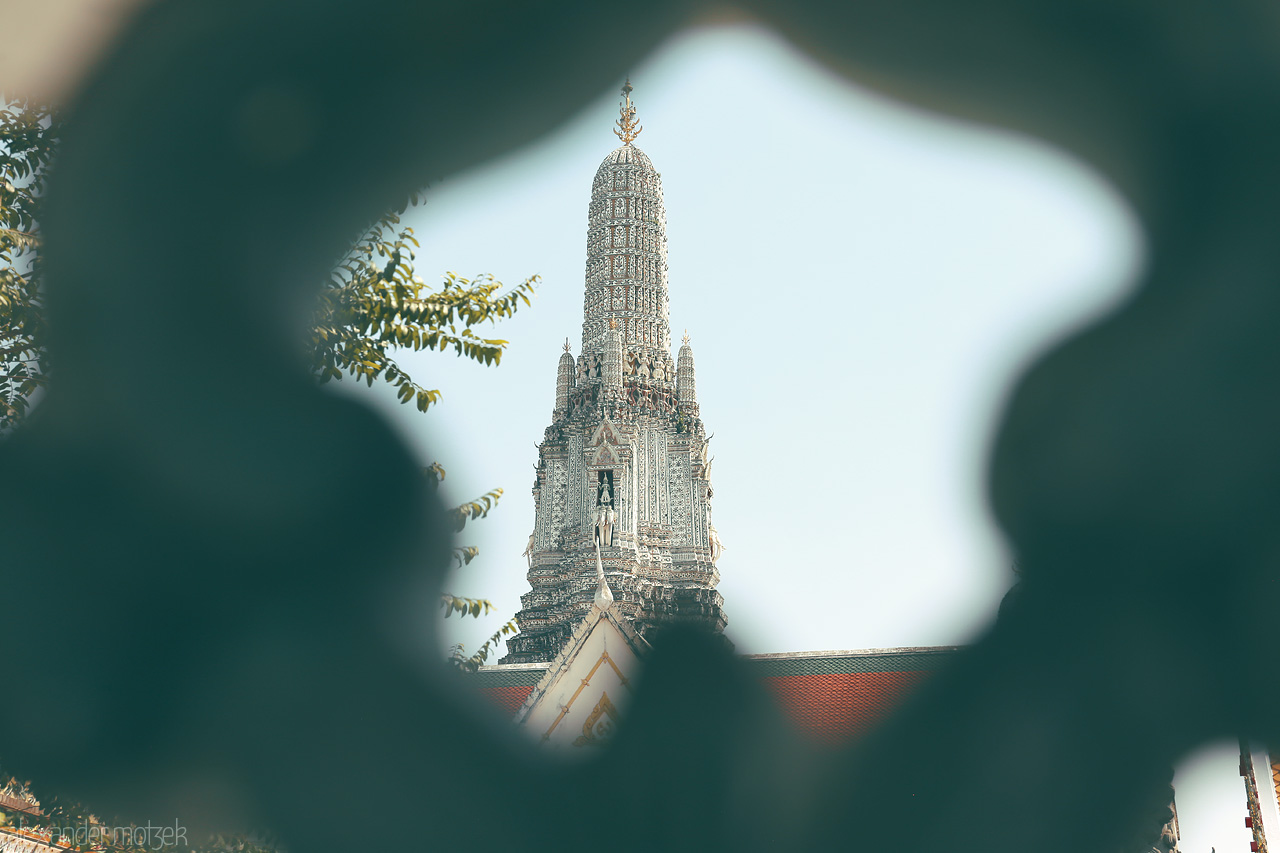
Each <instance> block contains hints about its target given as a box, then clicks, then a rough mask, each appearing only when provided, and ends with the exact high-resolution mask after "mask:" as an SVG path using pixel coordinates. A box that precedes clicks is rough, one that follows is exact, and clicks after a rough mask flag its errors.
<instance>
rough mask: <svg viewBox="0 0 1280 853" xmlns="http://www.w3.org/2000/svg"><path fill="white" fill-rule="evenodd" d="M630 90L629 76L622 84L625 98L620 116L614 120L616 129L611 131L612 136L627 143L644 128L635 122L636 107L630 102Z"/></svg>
mask: <svg viewBox="0 0 1280 853" xmlns="http://www.w3.org/2000/svg"><path fill="white" fill-rule="evenodd" d="M632 91H633V90H632V88H631V78H630V77H628V78H627V82H626V83H625V84H623V86H622V96H623V98H624V99H625V100H623V102H622V105H621V109H620V112H621V113H622V117H621V118H619V119H618V121H617V122H616V124H617V125H618V129H617V130H615V131H614V132H613V134H614V136H617V137H618V138H619V139H621V140H622V141H623V142H624V143H625V144H627V145H630V144H631V140H633V139H635V138H636V137H637V136H639V135H640V131H642V130H644V128H643V127H642V126H640V125H638V124H636V108H635V105H633V104H632V103H631V92H632Z"/></svg>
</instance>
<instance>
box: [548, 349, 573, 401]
mask: <svg viewBox="0 0 1280 853" xmlns="http://www.w3.org/2000/svg"><path fill="white" fill-rule="evenodd" d="M573 367H574V364H573V353H571V352H569V339H568V338H565V339H564V352H563V353H562V354H561V355H560V366H559V368H558V369H557V371H556V408H555V411H554V412H553V413H552V417H555V418H560V417H563V416H564V413H565V412H566V411H567V410H568V408H569V392H570V391H572V390H573V384H574V383H573Z"/></svg>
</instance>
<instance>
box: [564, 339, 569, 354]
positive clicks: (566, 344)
mask: <svg viewBox="0 0 1280 853" xmlns="http://www.w3.org/2000/svg"><path fill="white" fill-rule="evenodd" d="M564 351H565V352H568V351H569V339H568V338H565V339H564Z"/></svg>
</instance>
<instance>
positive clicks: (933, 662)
mask: <svg viewBox="0 0 1280 853" xmlns="http://www.w3.org/2000/svg"><path fill="white" fill-rule="evenodd" d="M955 651H956V650H955V649H954V648H949V647H948V648H924V649H872V650H865V651H855V652H791V653H784V654H773V655H750V656H747V657H745V658H744V659H743V661H744V663H745V664H746V665H747V668H748V670H750V671H751V672H752V674H754V675H755V677H756V678H757V679H758V680H759V681H760V683H761V684H762V685H763V686H764V687H765V688H766V689H768V690H769V692H770V693H772V694H773V695H774V696H775V697H777V699H778V702H779V704H781V706H782V708H783V710H784V711H786V713H787V715H788V716H789V717H790V718H791V719H792V721H794V722H795V724H796V727H797V728H799V729H800V731H802V732H804V733H805V734H807V735H810V736H811V737H813V738H814V739H815V740H818V741H820V742H823V743H829V744H835V743H840V742H842V741H846V740H849V739H851V738H855V737H857V736H859V735H861V734H863V733H864V732H866V731H867V730H868V729H870V728H871V727H872V726H874V725H875V724H876V723H877V722H879V721H880V720H881V719H883V718H884V717H886V716H887V715H888V714H889V713H890V712H891V711H892V710H893V709H894V708H896V707H897V706H898V705H900V704H901V703H902V702H903V701H904V700H905V699H906V698H907V696H909V695H910V694H911V693H912V691H914V690H915V689H916V688H917V687H918V686H919V685H920V684H921V683H922V682H923V681H924V680H925V679H926V678H927V677H928V676H929V673H930V672H932V671H933V670H936V669H938V668H939V667H940V666H941V665H942V664H943V662H944V661H945V660H946V659H947V658H948V657H950V656H951V655H953V654H954V653H955ZM544 672H545V669H544V668H541V667H532V666H528V665H524V666H521V667H519V668H506V667H484V668H483V669H481V671H480V672H479V673H477V674H476V675H474V676H472V678H473V679H474V681H472V682H471V683H472V685H473V689H475V691H476V693H477V694H478V695H480V696H481V697H483V698H484V699H485V701H487V702H489V703H491V704H492V705H493V706H494V707H496V708H498V709H499V710H501V711H503V712H504V713H507V714H514V713H515V712H516V711H517V710H518V709H519V708H520V706H521V705H522V704H523V703H524V700H525V699H526V698H527V697H528V695H529V694H530V693H531V692H532V691H533V688H534V686H535V685H536V684H537V683H538V680H539V679H540V678H541V677H542V675H543V673H544Z"/></svg>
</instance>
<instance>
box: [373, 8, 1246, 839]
mask: <svg viewBox="0 0 1280 853" xmlns="http://www.w3.org/2000/svg"><path fill="white" fill-rule="evenodd" d="M631 81H632V83H633V85H634V86H635V92H634V93H633V99H634V101H635V103H636V105H637V108H638V116H639V119H640V121H641V123H642V124H643V125H644V127H645V131H644V133H643V134H642V135H641V136H640V137H639V139H638V140H637V141H636V143H635V144H636V145H637V146H638V147H640V148H641V149H642V150H644V151H645V152H646V153H647V154H648V155H649V156H650V157H651V158H652V160H653V162H654V165H655V166H656V168H657V169H658V170H659V171H660V172H661V173H662V177H663V189H664V193H665V198H666V208H667V221H668V225H667V237H668V243H669V262H670V279H669V282H670V310H671V327H672V340H673V341H676V342H678V341H679V339H680V335H681V333H682V331H683V330H684V329H686V328H687V329H688V330H689V334H690V337H691V339H692V343H693V348H694V355H695V360H696V363H697V383H698V395H699V403H700V404H701V409H702V418H703V420H704V422H705V423H706V426H707V429H708V431H709V432H712V433H714V434H715V439H714V441H713V442H712V453H713V455H714V456H715V458H716V462H715V465H714V470H713V473H712V479H713V482H714V484H715V492H716V497H715V513H714V518H715V523H716V526H717V528H718V529H719V531H720V533H721V537H722V539H723V540H724V542H725V545H726V546H727V550H726V551H725V553H724V555H723V557H722V558H721V560H720V561H719V563H718V565H719V568H720V573H721V578H722V580H721V584H720V591H721V592H722V593H723V595H724V598H725V609H726V612H727V614H728V617H729V627H728V629H727V633H728V634H729V636H730V638H731V639H732V640H733V641H734V643H735V644H736V646H737V648H738V649H739V650H740V651H742V652H777V651H790V650H804V649H854V648H874V647H887V646H913V645H944V644H959V643H964V642H965V641H966V640H968V639H969V638H971V637H972V636H973V635H974V633H975V632H976V631H978V630H979V629H980V628H981V626H983V625H984V624H986V623H987V622H988V621H989V620H990V619H991V618H992V617H993V615H994V610H995V607H996V605H997V604H998V602H999V600H1000V596H1001V595H1002V594H1003V592H1004V590H1005V589H1006V588H1007V587H1008V585H1009V583H1010V582H1011V580H1012V575H1011V573H1010V571H1009V568H1008V566H1009V562H1010V561H1009V557H1008V556H1007V554H1006V552H1005V549H1004V546H1003V545H1002V543H1001V541H1000V538H999V536H998V534H997V533H996V532H995V530H994V529H993V527H992V525H991V523H990V521H989V519H988V516H987V512H986V509H985V506H984V503H983V497H982V495H983V492H982V471H983V462H984V458H985V454H986V448H987V443H988V441H989V437H990V434H991V432H992V429H993V426H994V423H995V419H996V417H997V415H998V412H999V409H1000V405H1001V401H1002V399H1003V395H1004V394H1005V393H1006V392H1007V390H1008V388H1009V386H1010V383H1011V381H1012V379H1013V377H1015V376H1016V375H1017V373H1018V371H1019V370H1020V369H1021V367H1022V366H1023V365H1025V364H1026V363H1027V361H1028V359H1029V358H1031V357H1032V356H1033V355H1034V354H1035V353H1036V352H1038V351H1039V350H1041V349H1043V348H1044V347H1045V346H1046V345H1048V344H1049V343H1050V342H1051V341H1052V340H1053V339H1054V338H1055V337H1056V336H1058V335H1060V334H1062V333H1063V332H1064V331H1065V330H1067V329H1070V328H1071V327H1072V326H1074V325H1076V324H1078V323H1080V322H1081V321H1082V320H1084V319H1086V318H1088V317H1090V316H1092V315H1095V314H1096V313H1097V312H1098V311H1100V310H1101V309H1103V308H1105V307H1106V306H1107V305H1109V304H1111V303H1113V302H1114V301H1115V300H1116V299H1118V298H1119V297H1120V296H1121V295H1122V294H1123V293H1124V291H1125V289H1126V287H1127V286H1129V284H1130V283H1131V281H1132V280H1133V278H1134V276H1135V273H1136V271H1137V270H1138V269H1139V267H1140V265H1141V263H1142V245H1141V236H1140V234H1139V231H1138V227H1137V224H1136V222H1135V220H1134V219H1133V217H1132V215H1131V214H1130V212H1129V211H1128V209H1127V208H1126V207H1125V205H1124V203H1123V201H1122V200H1121V199H1120V198H1119V197H1118V196H1117V195H1116V194H1115V193H1114V192H1113V191H1112V190H1111V189H1110V188H1109V187H1108V186H1107V185H1106V184H1105V183H1104V182H1102V181H1101V180H1100V179H1099V177H1098V176H1097V175H1096V174H1095V173H1093V172H1092V171H1091V170H1089V169H1088V168H1086V167H1085V166H1083V165H1082V164H1080V163H1078V162H1076V161H1074V160H1072V159H1070V158H1068V157H1066V156H1064V155H1063V154H1061V153H1059V152H1056V151H1054V150H1052V149H1049V148H1048V147H1046V146H1044V145H1043V144H1040V143H1037V142H1033V141H1029V140H1025V139H1021V138H1015V137H1011V136H1009V135H1007V134H999V133H995V132H992V131H989V130H986V129H979V128H974V127H968V126H964V125H961V124H959V123H957V122H954V121H950V120H942V119H938V118H935V117H931V116H927V115H924V114H921V113H919V112H916V111H913V110H909V109H905V108H902V107H900V106H897V105H894V104H892V103H890V102H887V101H885V100H883V99H881V98H878V97H876V96H873V95H870V94H868V93H866V92H864V91H860V90H858V89H856V88H854V87H852V86H850V85H849V84H847V83H845V82H843V81H841V80H839V79H837V78H834V77H832V76H831V75H829V74H827V73H825V72H823V71H822V70H821V69H818V68H816V67H814V66H813V65H812V64H811V63H809V62H808V61H807V60H805V59H804V58H803V57H799V56H797V55H796V54H795V53H794V52H793V51H791V50H790V49H789V48H788V47H787V46H786V45H785V44H783V43H782V42H780V41H779V40H777V39H776V38H774V37H772V36H770V35H768V34H767V33H764V32H762V31H759V30H755V29H752V28H748V27H735V28H730V29H717V30H702V31H697V32H689V33H686V34H685V35H683V36H680V37H678V38H676V39H675V40H673V41H672V42H671V43H669V44H667V45H666V46H665V47H664V48H663V49H662V50H660V51H659V52H658V53H657V54H655V55H654V56H652V57H650V59H649V60H648V61H647V62H645V63H644V64H642V65H641V66H640V67H638V68H635V69H633V70H632V73H631ZM619 83H621V81H619ZM518 96H519V92H518V89H516V90H515V92H514V93H513V97H518ZM617 102H618V93H617V91H616V89H614V90H609V91H604V92H601V93H600V97H599V98H598V99H597V100H596V101H595V102H593V103H592V104H590V105H589V107H588V108H587V109H585V110H584V111H583V112H582V113H581V114H580V115H579V116H577V118H576V119H575V120H574V121H573V122H571V123H570V124H569V125H567V126H565V127H563V128H562V129H561V130H560V131H559V132H557V133H556V134H555V135H553V136H552V137H550V138H547V139H545V140H543V141H542V142H541V143H539V144H537V145H535V146H533V147H530V148H527V149H525V150H523V151H521V152H518V153H517V154H515V155H512V156H511V157H509V158H507V159H505V160H503V161H501V162H499V163H496V164H493V165H491V166H488V167H485V168H484V169H481V170H477V171H474V172H472V173H469V174H465V175H461V176H454V177H452V178H450V179H448V180H445V181H441V182H438V183H437V184H436V185H435V186H434V187H432V189H431V191H430V193H429V196H428V198H429V200H428V203H427V204H426V206H425V207H423V208H421V209H419V210H418V211H415V212H411V214H410V217H409V222H410V223H411V224H412V225H413V226H414V227H415V229H416V230H417V233H418V236H419V238H420V239H421V240H422V243H423V250H422V252H421V253H420V254H419V257H418V262H417V266H418V270H419V272H420V273H421V274H422V275H424V276H425V277H430V276H432V275H434V274H436V273H438V272H443V271H444V270H453V271H456V272H458V273H460V274H462V275H466V276H471V275H475V274H477V273H481V272H489V273H492V274H494V275H495V276H497V277H498V278H499V279H501V280H503V281H506V282H517V281H519V280H521V279H523V278H524V277H526V276H528V275H532V274H535V273H536V274H539V275H541V276H542V279H543V281H542V285H541V287H540V289H539V292H538V296H537V298H536V299H535V301H534V304H533V306H532V307H531V308H527V309H522V311H521V313H520V314H519V315H518V316H517V317H516V318H515V319H513V320H509V321H505V322H503V323H501V324H500V326H498V327H497V328H495V329H492V330H489V331H482V332H481V334H485V335H490V336H496V337H501V338H505V339H508V340H510V341H511V346H510V350H509V352H508V354H507V357H506V359H505V360H504V362H503V364H502V366H501V367H500V368H498V369H491V368H490V369H486V368H482V367H479V366H476V365H474V364H471V363H467V362H462V361H459V360H457V359H455V358H454V357H453V356H451V355H440V354H428V355H416V356H407V357H405V358H404V359H403V361H404V363H405V365H406V366H407V367H409V368H410V369H411V371H412V372H413V373H414V374H415V375H419V374H420V376H421V378H422V379H423V380H424V381H426V382H427V383H429V384H432V385H435V386H438V387H440V388H441V389H442V390H443V391H444V394H445V397H444V402H443V403H442V404H441V405H440V406H439V407H438V408H437V409H435V410H433V411H432V412H431V413H430V415H428V416H426V417H424V416H422V415H419V414H417V413H416V412H414V411H413V410H412V409H411V408H408V407H396V406H395V405H394V404H393V403H390V402H386V403H385V404H384V405H385V408H386V410H388V411H394V412H395V418H396V421H397V423H399V424H400V426H401V428H402V430H403V431H404V434H405V435H406V437H407V438H408V439H409V440H410V441H411V442H412V443H414V444H415V446H417V447H419V448H420V450H421V452H422V454H423V456H424V458H428V459H434V460H438V461H440V462H441V463H442V464H444V466H445V467H446V468H447V469H448V472H449V477H448V480H447V481H446V486H447V487H448V494H447V497H448V498H449V500H451V501H453V502H455V503H456V502H459V501H461V500H464V499H468V498H472V497H475V496H477V495H479V494H481V493H483V492H485V491H487V490H488V489H490V488H492V487H494V486H502V487H503V488H504V489H506V495H505V497H504V499H503V502H502V503H501V505H500V507H499V508H498V509H497V510H496V511H495V512H494V513H493V514H492V515H491V516H490V517H489V518H488V519H486V520H484V521H482V522H479V523H475V524H474V525H472V526H471V527H469V528H468V530H467V531H466V533H465V535H464V536H463V539H462V541H463V542H465V543H468V544H476V545H479V546H480V548H481V557H480V558H479V559H478V560H477V561H476V562H474V563H473V564H472V565H471V566H469V567H467V568H466V569H464V570H462V571H460V572H458V573H457V574H456V576H455V577H454V578H453V579H452V580H451V582H450V584H449V588H450V590H451V591H452V592H455V593H457V594H460V595H471V596H479V597H485V598H489V599H491V600H492V601H494V602H495V604H497V606H498V607H499V609H500V610H501V613H502V618H501V619H500V618H498V617H494V618H492V619H490V620H488V621H486V622H482V623H480V624H475V623H471V622H468V623H466V624H462V623H459V622H458V621H457V620H456V619H455V620H450V621H449V623H447V624H446V626H445V627H446V629H447V630H446V636H445V638H444V640H445V641H447V642H452V641H456V640H461V641H462V642H464V643H465V644H466V645H467V647H468V648H474V647H475V646H476V645H477V644H478V643H479V642H481V641H482V640H483V638H484V637H485V636H486V635H487V634H488V633H491V632H492V631H493V630H494V629H495V628H496V627H497V625H498V624H500V622H501V621H503V620H505V618H506V617H507V616H509V615H510V614H512V613H514V612H515V611H516V610H518V609H519V596H520V594H521V593H522V592H525V591H527V590H528V583H527V582H526V580H525V563H524V560H523V558H522V557H521V556H520V554H521V552H522V551H523V550H524V546H525V541H526V539H527V537H528V535H529V532H530V531H531V530H532V528H533V511H534V507H533V501H532V498H531V496H530V492H529V490H530V487H531V485H532V482H533V465H534V463H535V462H536V460H537V451H536V448H535V445H536V444H537V443H538V442H539V441H541V440H542V434H543V430H544V429H545V428H546V427H547V426H548V425H549V424H550V419H551V409H552V407H553V405H554V401H555V378H556V363H557V359H558V358H559V355H560V352H561V347H562V344H563V342H564V340H565V338H568V339H569V341H570V343H571V344H572V346H573V351H574V353H575V355H576V354H577V352H578V345H579V342H580V340H581V323H582V296H583V284H584V279H583V275H584V264H585V258H586V215H587V204H588V201H589V199H590V189H591V179H592V176H593V175H594V174H595V170H596V168H597V167H598V166H599V164H600V162H601V160H603V159H604V157H605V155H606V154H608V153H609V152H610V151H611V150H612V149H613V148H614V147H616V146H617V144H618V142H617V140H616V138H615V137H614V136H613V135H612V133H611V132H610V130H611V127H612V123H613V121H614V119H615V118H616V117H617ZM1233 749H1234V748H1233V747H1231V746H1230V745H1227V746H1225V747H1222V748H1217V749H1211V750H1208V751H1207V752H1205V753H1203V754H1201V755H1199V756H1197V757H1195V758H1194V759H1193V760H1191V761H1189V762H1188V763H1187V764H1186V765H1185V766H1184V767H1183V768H1182V769H1181V770H1180V775H1179V778H1178V785H1179V792H1178V804H1179V810H1180V816H1181V819H1182V829H1183V842H1182V849H1183V850H1184V851H1188V853H1192V851H1193V852H1194V853H1209V849H1210V847H1211V846H1214V847H1216V848H1217V850H1219V851H1222V853H1227V851H1236V850H1247V849H1248V842H1249V839H1250V836H1249V833H1248V831H1247V830H1245V829H1244V828H1243V817H1244V814H1245V811H1244V807H1243V804H1244V790H1243V785H1242V783H1241V781H1240V779H1239V777H1238V776H1237V775H1236V773H1235V764H1236V758H1235V754H1234V751H1233Z"/></svg>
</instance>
